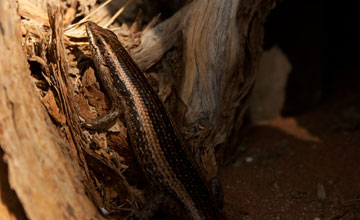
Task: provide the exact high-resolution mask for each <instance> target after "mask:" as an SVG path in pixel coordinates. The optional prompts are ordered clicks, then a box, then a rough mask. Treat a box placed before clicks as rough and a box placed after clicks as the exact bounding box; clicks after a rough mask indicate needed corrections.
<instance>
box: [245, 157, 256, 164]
mask: <svg viewBox="0 0 360 220" xmlns="http://www.w3.org/2000/svg"><path fill="white" fill-rule="evenodd" d="M253 161H254V158H253V157H246V158H245V162H246V163H251V162H253Z"/></svg>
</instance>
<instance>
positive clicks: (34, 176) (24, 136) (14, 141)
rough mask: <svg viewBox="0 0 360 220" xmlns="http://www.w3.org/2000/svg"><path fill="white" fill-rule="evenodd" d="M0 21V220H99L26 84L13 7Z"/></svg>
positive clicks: (8, 4) (3, 6) (4, 5)
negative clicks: (23, 213)
mask: <svg viewBox="0 0 360 220" xmlns="http://www.w3.org/2000/svg"><path fill="white" fill-rule="evenodd" d="M0 21H1V23H0V51H1V53H2V55H1V56H0V97H1V98H0V147H1V149H0V152H1V153H0V156H1V158H0V160H1V161H0V168H1V171H2V172H1V175H0V178H1V179H0V184H1V187H0V190H1V191H0V195H1V197H0V209H1V210H5V212H1V214H0V218H1V219H26V218H28V219H39V220H40V219H44V220H47V219H91V218H95V219H102V217H101V215H100V214H99V213H98V211H97V209H96V207H95V206H94V205H93V203H92V202H91V200H90V199H89V198H88V196H87V195H86V193H85V190H84V187H83V185H82V183H81V178H79V173H81V171H80V169H79V165H78V164H76V163H74V162H72V159H71V158H70V154H69V152H67V151H68V149H69V148H68V147H67V144H68V142H67V141H64V138H61V137H60V136H59V134H58V131H57V129H55V127H54V124H53V121H51V120H50V118H49V116H48V114H47V112H46V111H45V109H44V107H43V105H42V103H41V102H40V99H39V96H38V92H37V91H36V90H35V87H34V84H33V82H32V81H31V78H30V71H29V65H28V63H27V60H26V58H25V55H24V51H23V48H22V47H21V42H22V40H21V32H20V18H19V16H18V14H17V13H16V5H15V1H12V0H7V1H1V3H0ZM6 170H7V172H8V175H5V173H4V172H5V171H6ZM3 171H4V172H3ZM80 176H81V175H80ZM7 185H8V186H9V187H6V186H7ZM11 189H13V190H14V191H15V193H11V192H9V191H10V190H11ZM15 195H16V196H17V197H18V202H17V201H16V200H17V199H16V198H14V197H15ZM22 209H23V210H25V213H26V216H25V215H21V210H22ZM6 210H7V211H6ZM19 210H20V211H19ZM6 213H7V215H8V216H4V215H6Z"/></svg>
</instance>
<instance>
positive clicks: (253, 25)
mask: <svg viewBox="0 0 360 220" xmlns="http://www.w3.org/2000/svg"><path fill="white" fill-rule="evenodd" d="M275 1H276V0H271V1H261V0H229V1H222V0H194V1H192V2H191V3H189V4H188V5H187V6H185V7H183V8H182V9H181V10H180V11H179V12H177V13H176V14H174V15H173V16H172V17H171V18H169V19H168V20H166V21H164V22H163V23H161V24H159V25H158V26H156V27H155V28H152V29H150V30H149V31H147V32H144V33H143V36H142V39H141V40H142V42H141V45H140V46H139V47H137V48H135V49H134V50H133V51H132V55H133V57H134V59H135V60H136V61H137V62H138V64H139V65H140V67H141V68H142V69H143V70H146V71H147V72H148V73H149V76H154V77H155V78H156V79H157V80H156V81H157V86H158V88H157V90H158V93H159V95H160V97H161V99H162V100H163V101H164V102H165V104H166V106H167V107H168V109H169V111H170V112H171V113H172V115H173V118H174V119H175V121H176V122H177V124H178V126H179V128H180V129H181V131H182V133H183V134H184V136H185V139H186V140H187V141H188V143H189V146H190V148H191V151H192V152H193V154H194V157H195V158H196V160H197V162H198V163H199V164H200V167H202V168H203V171H204V175H205V176H207V178H209V179H210V178H212V177H213V176H215V175H216V174H217V162H216V161H217V160H216V157H215V152H216V155H217V157H218V158H217V159H218V161H220V162H222V160H223V158H224V153H225V152H226V150H225V149H226V148H225V146H227V147H228V148H229V149H230V150H229V151H232V149H235V147H236V146H237V143H238V141H239V140H238V139H237V138H236V136H237V133H238V131H239V129H240V127H241V123H242V119H243V116H244V113H245V110H246V108H247V105H248V96H249V93H250V91H251V88H252V87H253V84H254V80H255V77H254V73H255V69H256V65H257V64H258V61H259V58H260V55H261V52H262V49H261V45H262V39H263V23H264V22H265V19H266V16H267V14H268V13H269V12H270V11H271V9H272V8H273V7H274V5H275ZM26 2H27V0H26ZM34 2H37V6H41V8H42V9H43V10H44V9H45V8H46V7H45V5H44V2H45V1H34ZM93 4H95V1H93ZM80 8H82V9H84V7H83V6H81V5H80ZM85 8H86V7H85ZM83 11H84V12H86V10H83ZM48 14H49V18H50V19H49V23H48V24H49V25H50V29H51V31H52V32H51V37H49V42H41V43H39V44H38V45H36V46H34V47H33V48H32V49H33V50H34V51H35V52H34V53H33V54H31V52H30V53H27V54H28V56H29V57H30V58H31V59H30V58H29V60H30V61H31V62H35V63H39V64H40V66H41V68H42V72H41V74H42V77H44V78H45V79H44V81H45V82H46V83H47V88H50V89H49V90H47V91H46V92H44V93H45V95H44V96H43V97H41V101H42V103H41V102H40V99H39V94H40V93H41V92H36V89H35V87H34V86H33V82H32V81H31V80H30V79H31V77H30V71H29V66H28V64H27V60H26V58H25V56H24V52H23V50H22V48H21V34H20V28H19V24H20V22H19V17H18V15H17V14H16V8H15V2H14V1H11V0H6V1H0V22H1V23H0V51H1V53H2V54H5V55H3V56H1V57H0V97H1V99H0V156H1V159H2V161H1V162H0V168H1V170H4V172H2V173H1V175H0V184H1V188H0V189H1V191H0V193H1V194H0V195H1V197H0V218H1V217H3V216H5V217H4V218H5V219H25V218H26V217H27V218H29V219H91V218H93V219H101V218H102V217H101V216H100V215H99V213H98V211H97V210H96V208H95V206H94V205H93V204H92V203H91V202H90V200H89V198H88V197H87V196H86V195H85V190H84V186H85V188H86V192H88V194H89V196H90V197H91V199H92V200H93V201H94V202H95V204H96V205H97V206H98V207H104V206H105V207H107V208H109V207H110V209H111V208H113V210H117V211H118V210H120V211H121V208H122V207H124V206H121V205H119V204H122V203H123V202H124V200H125V199H124V198H126V201H127V202H128V204H127V205H128V206H125V208H124V210H125V211H124V212H127V214H129V210H130V211H131V209H130V208H129V205H133V206H135V205H134V204H137V203H136V202H134V201H135V199H133V197H134V194H136V192H135V190H133V189H131V188H130V187H129V185H128V184H127V181H126V180H125V178H124V176H123V174H122V172H123V170H125V169H126V166H125V165H124V167H122V165H123V164H122V162H123V161H124V159H123V158H121V157H120V156H123V157H125V158H126V157H127V156H128V155H127V154H126V153H127V151H126V150H127V149H128V148H127V146H126V143H124V142H125V141H126V139H125V137H124V135H125V134H126V132H124V131H123V130H122V131H120V132H119V131H117V134H119V133H121V135H122V136H121V135H117V136H116V135H113V133H99V134H90V133H89V132H84V131H83V130H81V128H80V125H79V120H78V118H77V117H76V116H78V115H77V114H76V113H74V110H73V109H74V108H73V106H71V103H73V102H76V101H78V104H79V105H80V107H81V105H83V103H82V102H83V101H81V99H78V97H75V98H74V94H75V93H76V92H75V91H74V90H75V89H76V88H74V87H75V86H74V84H76V83H79V82H78V81H77V80H78V79H77V78H76V79H72V78H71V77H70V76H69V75H71V74H73V75H76V74H77V73H74V72H71V71H73V69H70V68H69V66H70V64H69V58H68V55H67V54H66V52H67V50H66V49H68V48H66V47H65V43H64V41H65V40H64V36H63V35H64V34H63V23H62V17H61V13H60V12H59V9H58V10H57V11H56V10H55V9H54V8H52V7H50V9H49V12H48ZM25 15H28V16H29V17H31V18H34V17H32V15H31V14H29V13H24V16H25ZM35 17H36V18H34V19H39V20H44V16H42V15H41V16H40V15H39V16H35ZM45 23H46V22H45V21H44V22H43V25H46V24H45ZM24 24H25V23H24ZM44 39H48V38H44ZM44 48H46V49H44ZM30 49H31V48H30ZM38 49H44V51H45V52H44V53H42V54H36V51H37V50H38ZM27 52H29V51H27ZM74 54H75V52H74V53H73V54H72V55H74ZM79 54H80V53H79ZM82 55H84V54H82ZM154 69H156V71H155V72H156V74H153V73H152V71H153V70H154ZM89 72H91V71H89ZM49 73H51V74H49ZM41 74H39V75H41ZM81 77H82V82H80V84H81V83H82V85H83V87H86V86H84V85H88V87H86V88H84V91H85V93H86V92H87V90H89V91H90V90H93V91H92V92H94V91H95V92H98V91H100V88H99V86H98V85H96V79H95V77H92V74H91V73H88V72H86V73H84V74H83V75H82V76H81ZM87 77H88V78H87ZM73 78H75V77H73ZM42 92H43V91H42ZM90 93H91V91H90ZM85 95H86V94H85ZM101 95H102V93H101V92H99V95H98V96H99V97H100V96H101ZM94 97H97V96H94ZM72 98H74V99H73V100H70V99H72ZM99 100H102V101H104V99H101V98H99V99H97V98H95V99H94V100H91V99H88V103H93V104H94V105H92V106H94V107H95V108H96V109H99V108H98V106H103V105H105V106H106V104H104V102H101V101H100V102H99ZM85 104H86V103H85ZM43 105H44V106H45V107H46V109H45V108H44V107H43ZM86 107H88V106H86ZM101 111H104V112H106V107H105V108H103V109H101ZM97 113H98V112H97ZM49 115H50V116H51V119H52V120H51V119H50V117H49ZM54 125H55V126H54ZM90 137H91V138H90ZM107 139H109V141H110V142H112V141H114V142H117V143H118V145H114V146H113V147H114V148H116V150H114V149H109V148H107ZM111 139H113V140H111ZM104 140H105V141H104ZM94 143H95V145H96V146H101V147H99V148H100V149H98V148H95V149H93V148H92V146H93V145H91V144H94ZM102 145H104V146H105V149H104V148H102V147H103V146H102ZM124 149H125V150H124ZM95 151H96V152H95ZM114 151H117V153H118V154H117V153H116V154H115V153H114ZM99 152H100V153H99ZM113 155H120V156H117V157H116V158H115V157H112V156H113ZM129 158H130V157H129ZM129 158H126V159H128V160H127V161H129V160H131V159H129ZM114 161H115V162H116V163H114ZM79 165H80V166H79ZM5 171H8V175H7V174H4V173H5ZM129 173H131V172H130V171H129ZM130 178H131V177H130ZM82 180H85V181H84V182H83V184H81V183H80V181H82ZM136 180H137V179H136ZM133 182H136V181H133ZM109 185H111V187H112V188H116V189H117V190H113V191H111V190H106V189H108V188H106V187H108V186H109ZM11 189H13V190H14V191H11ZM99 189H100V190H99ZM101 190H103V191H101ZM121 190H123V192H119V191H121ZM5 191H6V192H8V191H9V193H5ZM99 191H101V192H99ZM113 192H115V193H113ZM15 194H16V195H17V197H18V200H17V199H15V200H12V201H11V202H9V200H8V199H7V197H11V198H13V197H16V196H15ZM113 194H115V196H113ZM9 195H10V196H9ZM116 199H117V202H118V203H116V204H115V203H112V202H113V201H115V200H116ZM129 201H130V202H129ZM124 203H125V202H124ZM114 204H115V205H114ZM111 206H112V207H111ZM119 207H120V208H119ZM15 209H19V210H20V211H19V212H16V211H14V210H15ZM2 210H5V211H4V212H2ZM21 210H24V211H21ZM15 212H16V213H20V214H17V215H15V214H14V213H15ZM21 213H23V214H21ZM25 213H26V214H25ZM2 215H3V216H2ZM25 215H26V216H25ZM119 215H121V216H125V215H122V214H119ZM1 219H2V218H1Z"/></svg>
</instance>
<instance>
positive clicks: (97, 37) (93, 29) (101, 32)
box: [86, 21, 119, 57]
mask: <svg viewBox="0 0 360 220" xmlns="http://www.w3.org/2000/svg"><path fill="white" fill-rule="evenodd" d="M86 33H87V35H88V38H89V43H90V47H91V50H92V54H93V55H96V56H97V57H103V56H104V54H105V53H106V51H109V49H110V48H109V47H111V45H116V44H118V42H119V41H118V39H117V37H116V35H115V34H114V33H113V32H112V31H109V30H107V29H104V28H102V27H100V26H99V25H97V24H95V23H94V22H92V21H89V22H88V23H87V24H86Z"/></svg>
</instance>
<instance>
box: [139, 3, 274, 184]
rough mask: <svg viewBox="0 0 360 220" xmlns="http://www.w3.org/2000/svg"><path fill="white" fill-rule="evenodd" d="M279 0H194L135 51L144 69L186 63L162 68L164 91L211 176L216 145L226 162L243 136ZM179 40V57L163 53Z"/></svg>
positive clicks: (158, 28)
mask: <svg viewBox="0 0 360 220" xmlns="http://www.w3.org/2000/svg"><path fill="white" fill-rule="evenodd" d="M275 2H276V1H275V0H273V1H260V0H253V1H242V0H232V1H220V0H210V1H209V0H198V1H193V2H192V3H191V4H189V5H187V6H186V7H184V8H183V9H181V10H180V11H179V12H177V13H176V14H175V15H174V16H173V17H171V18H170V19H168V20H167V21H165V22H163V23H162V24H160V25H158V26H156V27H155V28H153V29H152V30H150V31H148V32H147V33H145V34H144V35H143V37H142V39H141V42H142V43H141V45H140V46H139V47H138V48H136V49H134V50H133V51H132V52H133V53H132V54H133V56H134V58H135V59H136V61H137V62H138V63H139V65H140V67H141V68H143V69H145V70H146V69H148V68H149V67H151V66H152V65H153V64H154V63H157V62H161V63H162V64H163V63H165V65H166V63H167V62H168V64H167V65H169V62H172V63H182V66H183V68H178V69H176V68H167V69H166V68H165V67H163V68H162V69H161V70H160V71H159V72H160V74H159V77H158V78H159V84H160V86H159V90H160V91H159V94H160V95H161V96H162V97H161V98H162V100H164V101H165V102H166V104H167V105H168V108H169V109H171V110H172V112H173V114H174V115H175V116H174V117H175V118H176V121H177V122H178V123H179V124H180V127H181V128H182V132H183V133H184V134H185V135H186V139H187V140H188V141H189V142H190V143H191V145H192V151H193V152H194V153H195V155H196V158H197V159H198V161H199V163H202V167H204V168H206V169H207V173H208V175H209V178H211V177H212V176H214V175H215V174H216V172H217V165H216V161H215V156H214V150H215V148H216V151H217V154H218V159H219V161H220V162H221V161H222V160H223V154H224V152H225V151H226V147H228V148H229V149H230V150H231V149H233V148H234V147H236V145H237V143H238V141H239V139H238V138H237V135H236V134H237V133H238V132H239V129H240V128H241V125H242V119H243V117H244V114H245V111H246V109H247V106H248V96H249V93H250V91H251V89H252V87H253V85H254V82H255V77H254V75H255V69H256V66H257V65H258V62H259V59H260V55H261V53H262V47H261V45H262V41H263V24H264V22H265V19H266V16H267V15H268V13H269V12H270V11H271V9H272V8H273V7H274V6H275ZM179 40H180V41H181V44H182V45H183V46H182V47H180V49H179V47H178V51H177V52H178V54H179V56H178V57H176V58H174V56H172V57H171V59H173V60H169V59H167V58H166V57H164V56H163V55H164V54H165V53H166V52H167V51H169V49H171V48H172V47H173V46H174V45H175V43H176V42H177V41H179ZM174 60H175V61H174ZM161 71H163V72H164V73H161ZM169 78H171V79H169ZM162 82H166V85H162ZM169 91H171V92H169ZM174 97H175V98H174ZM167 100H176V101H172V102H171V103H168V102H167ZM179 107H180V108H179ZM174 109H176V110H174ZM175 111H176V113H175ZM180 119H183V120H180ZM231 151H232V150H231Z"/></svg>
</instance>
